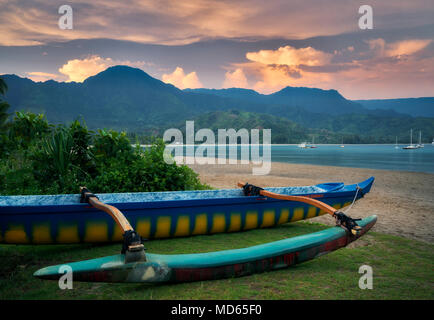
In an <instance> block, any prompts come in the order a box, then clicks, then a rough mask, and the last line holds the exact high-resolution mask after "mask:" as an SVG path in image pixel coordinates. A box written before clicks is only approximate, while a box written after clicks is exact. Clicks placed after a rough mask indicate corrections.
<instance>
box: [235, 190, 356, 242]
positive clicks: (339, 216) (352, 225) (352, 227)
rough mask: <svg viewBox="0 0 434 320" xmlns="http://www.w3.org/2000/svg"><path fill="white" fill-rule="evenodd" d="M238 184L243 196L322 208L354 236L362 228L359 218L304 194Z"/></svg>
mask: <svg viewBox="0 0 434 320" xmlns="http://www.w3.org/2000/svg"><path fill="white" fill-rule="evenodd" d="M238 186H239V187H241V188H243V192H244V195H245V196H259V195H261V196H264V197H269V198H273V199H278V200H288V201H298V202H304V203H307V204H310V205H312V206H315V207H317V208H319V209H321V210H324V211H325V212H327V213H328V214H330V215H331V216H332V217H334V218H335V219H336V224H337V225H338V226H341V227H343V228H345V229H347V230H348V231H349V232H351V234H353V235H355V236H357V235H359V233H360V230H361V229H362V228H361V227H360V226H359V225H357V222H356V221H358V220H360V219H353V218H351V217H349V216H347V215H346V214H345V213H343V212H339V211H338V210H336V209H335V208H333V207H332V206H329V205H328V204H327V203H324V202H321V201H318V200H316V199H313V198H309V197H304V196H290V195H283V194H278V193H274V192H270V191H267V190H264V189H263V188H261V187H257V186H254V185H252V184H249V183H242V182H238Z"/></svg>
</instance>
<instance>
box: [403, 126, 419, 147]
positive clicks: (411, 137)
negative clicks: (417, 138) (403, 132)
mask: <svg viewBox="0 0 434 320" xmlns="http://www.w3.org/2000/svg"><path fill="white" fill-rule="evenodd" d="M417 148H418V147H417V146H415V145H414V144H413V129H410V145H409V146H406V147H404V148H402V149H405V150H412V149H417Z"/></svg>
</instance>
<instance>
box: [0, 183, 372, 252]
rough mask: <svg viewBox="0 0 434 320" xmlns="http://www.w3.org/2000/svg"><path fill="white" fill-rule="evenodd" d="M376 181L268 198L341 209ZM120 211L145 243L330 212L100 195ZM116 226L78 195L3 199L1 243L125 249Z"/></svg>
mask: <svg viewBox="0 0 434 320" xmlns="http://www.w3.org/2000/svg"><path fill="white" fill-rule="evenodd" d="M373 182H374V177H371V178H369V179H367V180H366V181H363V182H361V183H358V184H352V185H345V184H344V183H323V184H318V185H314V186H306V187H283V188H266V189H265V190H268V191H271V192H274V193H279V194H286V195H299V196H306V197H312V198H315V199H318V200H320V201H322V202H324V203H326V204H329V205H331V206H333V207H334V208H336V209H340V208H343V207H345V206H347V205H349V204H351V203H352V201H353V200H354V199H356V200H357V199H360V198H361V197H363V195H364V194H366V193H368V192H369V191H370V189H371V186H372V184H373ZM98 197H99V199H100V200H101V201H102V202H104V203H107V204H110V205H113V206H116V207H117V208H118V209H119V210H121V211H122V212H123V213H124V215H125V217H126V218H127V219H128V221H129V222H130V223H131V225H132V227H133V228H134V229H135V230H136V231H137V232H138V233H139V234H140V235H141V236H142V237H143V238H147V239H156V238H168V237H181V236H190V235H199V234H212V233H221V232H235V231H242V230H249V229H255V228H264V227H272V226H275V225H279V224H282V223H287V222H294V221H298V220H302V219H309V218H313V217H316V216H320V215H322V214H325V212H324V211H322V210H320V209H318V208H316V207H314V206H312V205H309V204H305V203H301V202H295V201H285V200H276V199H271V198H268V197H263V196H256V197H246V196H244V195H243V191H242V190H241V189H227V190H206V191H174V192H149V193H107V194H98ZM122 234H123V233H122V231H121V229H120V228H119V227H118V226H117V225H116V224H115V222H114V221H113V219H112V218H111V217H110V216H109V215H107V214H106V213H104V212H101V211H99V210H97V209H95V208H93V207H91V206H90V205H89V204H86V203H80V195H79V194H76V195H73V194H70V195H40V196H0V243H10V244H50V243H57V244H63V243H96V242H120V241H122Z"/></svg>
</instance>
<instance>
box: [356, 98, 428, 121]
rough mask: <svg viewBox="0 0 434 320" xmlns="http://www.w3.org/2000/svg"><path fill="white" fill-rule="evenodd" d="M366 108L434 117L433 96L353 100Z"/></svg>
mask: <svg viewBox="0 0 434 320" xmlns="http://www.w3.org/2000/svg"><path fill="white" fill-rule="evenodd" d="M354 102H356V103H359V104H361V105H362V106H363V107H365V108H367V109H371V110H373V109H381V110H393V111H396V112H399V113H404V114H408V115H411V116H413V117H434V97H426V98H404V99H384V100H354Z"/></svg>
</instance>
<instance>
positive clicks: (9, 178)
mask: <svg viewBox="0 0 434 320" xmlns="http://www.w3.org/2000/svg"><path fill="white" fill-rule="evenodd" d="M8 139H9V140H8V141H9V143H8V144H7V149H8V150H7V154H8V156H7V157H5V158H6V159H4V160H6V161H2V162H1V164H0V194H62V193H77V192H78V190H79V187H80V186H84V185H85V186H87V187H88V188H90V190H92V191H93V192H138V191H166V190H190V189H204V188H209V187H208V186H206V185H202V184H201V183H200V181H199V179H198V175H197V174H196V173H195V172H194V171H193V170H191V169H190V168H189V167H187V166H184V165H177V164H176V163H173V164H168V163H166V162H165V161H164V160H163V152H164V149H165V144H164V142H163V141H162V140H158V139H156V140H155V141H154V143H153V144H152V146H150V147H148V148H146V149H143V148H141V147H140V146H139V145H136V147H133V146H132V144H131V142H130V140H129V138H128V137H127V134H126V133H125V132H116V131H113V130H98V132H97V133H95V132H93V131H90V130H88V129H87V127H86V125H85V124H83V123H82V122H80V121H78V120H76V121H74V122H72V123H71V124H70V125H69V126H64V125H50V124H48V122H47V121H46V119H45V118H44V117H43V116H42V115H36V114H32V113H25V112H17V114H16V116H15V117H14V119H13V121H12V122H11V125H10V128H9V136H8Z"/></svg>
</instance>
